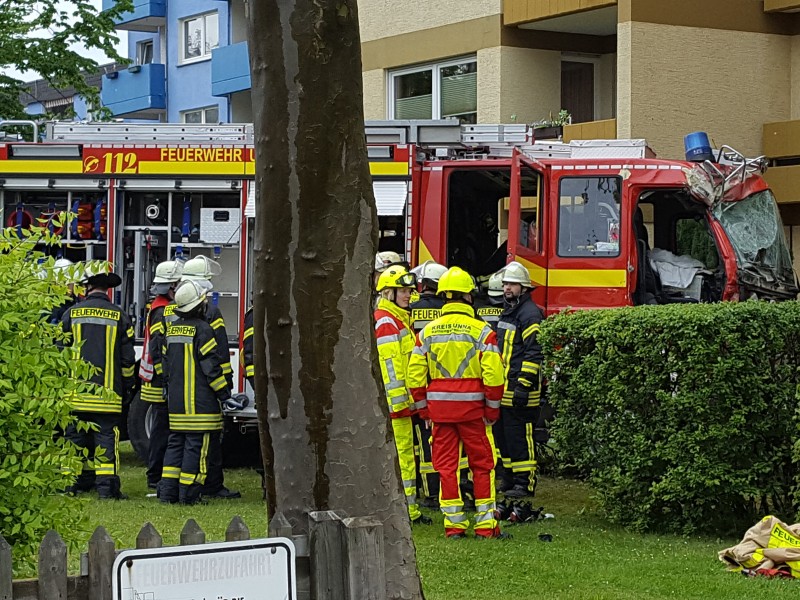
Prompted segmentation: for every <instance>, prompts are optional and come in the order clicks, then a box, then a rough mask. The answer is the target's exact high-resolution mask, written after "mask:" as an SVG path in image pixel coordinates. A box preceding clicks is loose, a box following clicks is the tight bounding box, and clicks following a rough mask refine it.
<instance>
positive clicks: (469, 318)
mask: <svg viewBox="0 0 800 600" xmlns="http://www.w3.org/2000/svg"><path fill="white" fill-rule="evenodd" d="M504 384H505V377H504V369H503V360H502V358H501V357H500V350H499V348H498V347H497V340H496V336H495V333H494V331H492V328H491V327H489V326H488V325H487V324H486V323H484V322H483V321H481V320H479V319H476V318H475V312H474V310H473V308H472V307H471V306H469V305H468V304H462V303H449V304H445V305H444V308H442V316H441V317H439V318H438V319H436V320H435V321H433V322H431V323H429V324H428V325H426V326H425V327H424V328H423V329H422V331H421V332H420V333H419V336H418V337H417V343H416V347H415V348H414V352H413V354H412V355H411V361H410V362H409V365H408V387H409V389H410V390H411V393H412V394H413V397H414V399H415V400H416V401H417V407H418V408H422V406H423V405H425V406H426V408H425V410H424V411H423V416H426V417H430V419H431V420H432V421H433V422H434V423H436V422H440V423H458V422H462V421H471V420H475V419H481V418H486V419H488V420H490V421H496V420H497V418H498V417H499V413H500V398H501V397H502V396H503V386H504ZM426 413H427V414H426Z"/></svg>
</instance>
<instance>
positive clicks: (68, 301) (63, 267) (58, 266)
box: [50, 258, 78, 325]
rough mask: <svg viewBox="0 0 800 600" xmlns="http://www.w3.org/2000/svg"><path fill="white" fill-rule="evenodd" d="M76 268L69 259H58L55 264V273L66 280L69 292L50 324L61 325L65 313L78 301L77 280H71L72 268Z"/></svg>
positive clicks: (57, 308) (51, 316)
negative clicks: (76, 292)
mask: <svg viewBox="0 0 800 600" xmlns="http://www.w3.org/2000/svg"><path fill="white" fill-rule="evenodd" d="M74 266H75V265H74V263H73V262H72V261H71V260H70V259H68V258H57V259H56V260H55V262H54V263H53V271H54V272H56V273H58V274H59V275H63V277H65V278H66V281H67V290H68V292H67V297H66V298H65V299H64V302H62V303H61V304H59V305H58V306H56V307H55V308H54V309H53V312H52V313H51V314H50V323H52V324H54V325H57V324H59V323H61V319H62V318H63V317H64V313H65V312H67V311H68V310H69V309H70V308H71V307H72V306H73V305H74V304H75V303H76V302H77V301H78V297H77V296H76V295H75V280H73V279H72V278H71V273H70V270H71V268H72V267H74ZM62 281H63V280H62Z"/></svg>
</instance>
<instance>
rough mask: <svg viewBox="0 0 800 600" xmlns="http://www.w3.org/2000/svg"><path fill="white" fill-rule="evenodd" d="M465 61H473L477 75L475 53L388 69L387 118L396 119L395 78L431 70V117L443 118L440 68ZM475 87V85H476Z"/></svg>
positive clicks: (476, 117)
mask: <svg viewBox="0 0 800 600" xmlns="http://www.w3.org/2000/svg"><path fill="white" fill-rule="evenodd" d="M466 63H474V64H475V72H476V76H477V72H478V56H477V55H476V54H470V55H467V56H461V57H459V58H455V59H452V60H447V61H441V62H432V63H423V64H417V65H413V66H409V67H402V68H400V69H390V70H388V71H387V72H386V76H387V83H386V90H387V93H386V100H387V105H386V114H387V115H388V116H387V118H388V119H390V120H392V119H396V117H395V102H396V100H395V79H396V78H397V77H402V76H403V75H411V74H413V73H420V72H422V71H432V75H431V116H430V118H431V119H443V118H445V117H442V69H446V68H448V67H455V66H458V65H463V64H466ZM476 89H477V86H476ZM465 114H473V113H465ZM474 114H475V121H476V122H477V120H478V94H477V92H476V94H475V112H474Z"/></svg>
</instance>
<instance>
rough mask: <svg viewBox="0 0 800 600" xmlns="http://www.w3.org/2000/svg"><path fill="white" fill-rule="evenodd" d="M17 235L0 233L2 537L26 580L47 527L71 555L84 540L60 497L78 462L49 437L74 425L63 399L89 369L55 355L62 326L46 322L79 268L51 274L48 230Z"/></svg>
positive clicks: (64, 353)
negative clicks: (69, 547) (67, 547)
mask: <svg viewBox="0 0 800 600" xmlns="http://www.w3.org/2000/svg"><path fill="white" fill-rule="evenodd" d="M22 234H23V235H22V237H20V236H18V235H17V232H16V230H15V229H13V228H10V229H4V230H2V232H0V534H2V535H3V537H4V538H5V539H6V541H8V543H9V544H11V545H12V546H13V548H14V567H15V573H16V574H17V575H30V574H31V573H33V572H34V571H35V565H36V557H37V553H38V547H39V544H40V543H41V540H42V538H43V537H44V534H45V533H46V532H47V531H48V530H49V529H55V530H57V531H58V532H59V533H60V534H61V536H62V537H63V538H64V541H65V542H66V543H67V544H68V546H71V547H72V549H76V546H75V544H76V543H77V540H78V538H80V537H83V538H85V537H86V535H85V533H86V530H85V526H84V514H83V508H82V506H83V503H82V502H81V501H80V500H79V499H77V498H73V497H69V496H65V495H63V494H60V493H59V491H61V490H63V489H64V488H66V487H67V486H68V485H70V484H71V483H72V481H73V476H70V475H69V474H68V471H69V470H72V471H73V472H77V471H78V470H79V468H80V464H81V462H82V456H81V455H80V454H79V450H78V449H77V448H76V447H75V446H74V445H72V444H70V443H68V442H67V441H66V440H65V439H64V438H63V437H60V436H54V432H56V431H59V430H63V429H64V428H65V427H66V426H67V425H68V424H69V423H70V422H72V421H73V417H72V416H71V415H70V410H71V405H70V403H69V401H68V398H69V397H71V394H73V393H80V392H84V391H86V390H87V389H88V387H89V386H88V384H85V383H81V381H80V380H85V379H87V378H88V376H89V374H90V371H91V366H90V365H89V364H88V363H84V362H82V361H80V360H78V359H77V358H76V357H75V355H74V353H73V351H72V350H71V349H69V348H67V349H64V350H61V349H60V348H59V346H58V345H57V343H58V342H61V341H63V334H62V332H61V327H60V326H59V325H51V324H49V323H48V317H49V315H50V313H51V311H52V309H53V308H54V307H55V306H58V305H59V304H61V303H62V302H63V301H64V300H65V298H66V297H67V291H68V288H67V284H68V280H69V279H70V278H71V277H75V276H76V274H77V271H79V270H80V267H79V266H75V267H73V268H72V270H71V272H70V271H59V270H55V269H53V263H54V260H53V258H46V257H45V256H44V254H43V252H42V251H43V250H44V249H46V246H47V245H48V244H55V243H58V240H55V239H53V238H51V237H50V235H49V234H48V232H47V231H46V230H44V229H38V228H37V229H35V230H34V231H31V232H29V231H23V232H22ZM82 426H83V427H86V425H82Z"/></svg>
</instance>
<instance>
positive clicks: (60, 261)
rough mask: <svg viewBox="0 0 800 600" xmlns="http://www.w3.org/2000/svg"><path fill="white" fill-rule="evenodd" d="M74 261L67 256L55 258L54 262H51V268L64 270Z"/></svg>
mask: <svg viewBox="0 0 800 600" xmlns="http://www.w3.org/2000/svg"><path fill="white" fill-rule="evenodd" d="M74 264H75V263H74V262H72V261H71V260H70V259H68V258H57V259H56V262H54V263H53V268H54V269H55V270H57V271H61V270H66V269H67V267H71V266H72V265H74Z"/></svg>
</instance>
